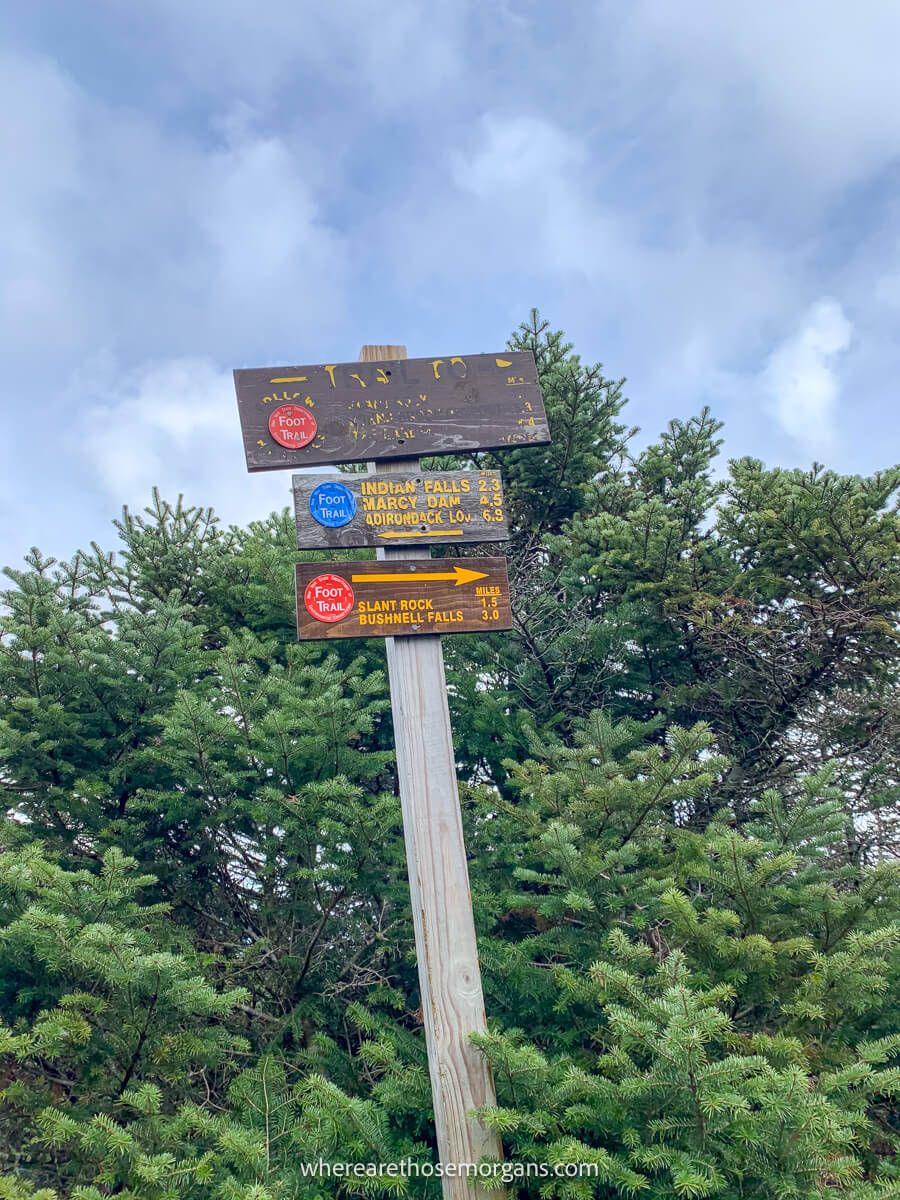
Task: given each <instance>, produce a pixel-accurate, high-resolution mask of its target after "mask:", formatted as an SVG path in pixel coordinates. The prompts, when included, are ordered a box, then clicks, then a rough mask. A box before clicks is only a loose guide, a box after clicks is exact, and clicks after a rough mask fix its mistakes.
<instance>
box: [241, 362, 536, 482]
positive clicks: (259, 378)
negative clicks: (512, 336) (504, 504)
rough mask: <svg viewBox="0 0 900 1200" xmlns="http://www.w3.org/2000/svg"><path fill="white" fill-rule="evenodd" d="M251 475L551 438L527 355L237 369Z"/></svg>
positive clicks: (511, 445)
mask: <svg viewBox="0 0 900 1200" xmlns="http://www.w3.org/2000/svg"><path fill="white" fill-rule="evenodd" d="M234 384H235V390H236V391H237V400H238V412H239V415H240V419H241V431H242V434H243V438H244V453H245V454H246V457H247V469H248V470H250V471H274V470H277V469H278V468H280V467H294V468H297V467H307V466H317V465H322V464H327V463H342V462H362V461H372V460H378V459H387V458H417V457H418V456H419V455H426V454H466V453H468V452H470V451H473V450H488V449H500V448H503V449H507V450H512V449H515V448H516V447H517V446H538V445H543V444H546V443H547V442H549V441H550V431H549V426H548V424H547V414H546V412H545V411H544V401H543V397H542V396H541V390H540V387H539V386H538V382H537V368H536V367H535V362H534V356H533V355H532V354H531V352H530V351H520V350H516V351H513V350H505V351H503V352H501V353H500V354H474V355H469V356H468V357H465V358H463V357H461V356H460V355H454V356H452V357H448V358H407V359H385V360H384V361H383V362H363V363H359V362H355V363H326V364H324V365H322V366H312V367H261V368H256V369H253V370H243V371H235V372H234Z"/></svg>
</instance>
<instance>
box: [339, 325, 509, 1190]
mask: <svg viewBox="0 0 900 1200" xmlns="http://www.w3.org/2000/svg"><path fill="white" fill-rule="evenodd" d="M398 358H406V347H405V346H364V347H363V348H362V350H361V352H360V361H362V362H377V361H379V360H384V359H398ZM392 468H393V469H395V470H398V471H402V470H406V471H408V470H409V469H410V463H409V461H408V460H407V461H406V462H405V463H404V462H403V461H399V462H396V463H394V462H390V461H387V462H379V463H376V464H375V472H377V473H378V474H382V473H387V472H389V471H391V469H392ZM369 470H370V471H371V470H372V467H371V465H370V467H369ZM377 553H378V557H379V558H380V559H386V560H390V559H392V558H394V559H400V558H402V559H409V558H429V557H430V555H431V552H430V550H429V549H428V548H427V547H421V548H415V547H412V546H405V547H397V548H396V549H394V548H388V547H379V549H378V552H377ZM386 647H387V664H388V678H389V680H390V689H391V708H392V711H393V718H394V740H395V744H396V749H397V773H398V778H399V783H400V805H401V809H402V812H403V834H404V838H405V841H406V859H407V864H408V868H409V886H410V896H411V900H412V914H413V924H414V928H415V939H416V957H417V960H418V967H419V984H420V988H421V993H422V1015H423V1021H424V1024H425V1041H426V1045H427V1048H428V1068H429V1072H430V1075H431V1092H432V1097H433V1100H434V1117H435V1127H436V1131H437V1141H438V1153H439V1155H440V1159H441V1162H442V1163H443V1164H448V1163H466V1162H467V1163H477V1162H479V1160H480V1159H482V1158H494V1159H499V1158H500V1157H501V1154H502V1149H501V1145H500V1139H499V1138H498V1137H497V1136H496V1134H494V1133H492V1132H491V1131H490V1130H488V1129H486V1128H485V1127H484V1126H483V1125H482V1124H481V1123H480V1122H479V1121H478V1120H477V1119H475V1118H473V1117H472V1116H471V1115H470V1113H471V1111H472V1110H473V1109H477V1108H480V1107H482V1106H483V1105H491V1104H494V1103H495V1096H494V1083H493V1079H492V1078H491V1072H490V1068H489V1066H488V1064H487V1062H486V1061H485V1059H484V1057H483V1056H482V1054H481V1053H480V1052H479V1051H478V1049H477V1048H476V1047H475V1046H473V1045H472V1044H471V1042H470V1040H469V1038H470V1036H471V1034H473V1033H483V1032H484V1031H485V1029H486V1027H487V1026H486V1020H485V1011H484V996H483V992H482V987H481V970H480V968H479V965H478V948H477V945H476V942H475V922H474V918H473V914H472V896H471V893H470V891H469V872H468V868H467V866H466V849H465V843H464V841H463V829H462V817H461V813H460V805H459V793H458V790H457V783H456V757H455V754H454V750H453V733H452V730H451V727H450V710H449V707H448V704H447V682H446V678H445V675H444V655H443V650H442V648H441V639H440V637H439V636H437V635H434V636H432V635H427V636H424V637H415V638H412V637H398V638H393V637H389V638H387V639H386ZM442 1185H443V1195H444V1200H472V1197H474V1196H479V1195H482V1196H483V1195H486V1194H487V1192H488V1190H489V1189H487V1188H481V1187H479V1186H477V1185H475V1186H473V1182H472V1181H471V1180H467V1179H466V1178H464V1177H462V1178H456V1177H452V1176H448V1175H444V1177H443V1179H442ZM493 1195H494V1196H497V1195H498V1192H497V1191H496V1190H494V1191H493Z"/></svg>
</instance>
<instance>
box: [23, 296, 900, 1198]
mask: <svg viewBox="0 0 900 1200" xmlns="http://www.w3.org/2000/svg"><path fill="white" fill-rule="evenodd" d="M510 344H511V346H513V347H515V348H525V349H531V350H533V352H534V353H535V357H536V360H537V363H538V369H539V372H540V375H541V381H542V385H543V389H544V392H545V396H546V399H547V407H548V412H549V414H550V418H551V425H552V432H553V438H554V440H553V443H552V445H551V446H550V447H536V448H529V449H521V450H515V451H512V452H509V453H506V454H503V455H496V456H493V455H483V456H479V459H478V461H479V462H481V463H484V464H489V465H491V466H497V467H499V468H500V469H501V470H502V471H503V473H504V480H505V486H506V488H507V494H508V497H509V503H510V511H511V513H512V515H513V528H512V539H511V542H510V543H509V545H508V547H505V548H498V549H505V550H508V551H509V553H510V562H511V575H512V579H513V588H514V603H515V612H516V629H515V630H514V631H513V632H512V633H511V634H499V635H498V634H490V635H484V636H480V635H479V636H476V635H470V636H465V637H456V638H447V639H445V653H446V656H447V666H448V682H449V686H450V703H451V709H452V712H453V721H454V730H455V735H456V742H457V758H458V763H459V770H460V780H461V785H462V793H463V809H464V812H463V815H464V821H465V825H466V837H467V845H468V847H469V851H470V875H471V883H472V894H473V900H474V903H475V914H476V923H477V926H478V932H479V938H480V948H481V954H482V962H483V968H484V973H485V990H486V995H487V1004H488V1011H489V1014H490V1016H491V1019H492V1026H491V1032H490V1033H489V1035H488V1036H487V1037H486V1038H484V1039H482V1046H483V1050H484V1053H485V1054H486V1055H487V1056H488V1057H489V1059H490V1060H491V1062H492V1063H493V1066H494V1070H495V1074H496V1077H497V1083H498V1105H497V1108H496V1110H494V1111H491V1112H490V1113H488V1114H486V1119H487V1120H489V1121H491V1122H492V1123H494V1125H495V1126H496V1128H497V1129H498V1130H499V1131H500V1132H501V1134H502V1137H503V1140H504V1143H505V1147H506V1151H507V1154H508V1156H509V1160H510V1165H511V1166H515V1165H516V1164H521V1163H524V1162H525V1161H526V1160H529V1159H532V1160H534V1161H535V1162H537V1163H539V1164H543V1165H545V1166H547V1167H548V1169H549V1168H550V1167H552V1166H553V1164H557V1165H559V1166H562V1165H564V1164H566V1163H574V1162H576V1161H577V1162H584V1163H589V1164H593V1165H594V1167H595V1168H596V1174H595V1176H594V1177H592V1178H588V1177H585V1178H582V1179H574V1178H569V1177H566V1176H564V1175H561V1174H560V1175H553V1174H548V1175H547V1176H546V1177H544V1178H541V1179H527V1178H523V1179H515V1180H513V1181H512V1183H511V1187H510V1191H511V1194H515V1195H519V1196H523V1197H529V1196H537V1195H541V1196H557V1195H558V1196H560V1197H563V1196H572V1197H580V1196H623V1197H624V1196H633V1195H640V1194H645V1195H647V1196H672V1195H676V1196H677V1195H680V1196H686V1197H690V1196H698V1197H699V1196H715V1197H722V1198H725V1200H732V1198H733V1200H737V1198H738V1197H741V1198H742V1200H749V1198H752V1197H759V1198H760V1200H762V1198H763V1197H771V1196H776V1197H784V1198H792V1200H799V1198H804V1200H805V1198H808V1200H812V1198H813V1197H815V1198H816V1200H821V1198H822V1197H824V1196H829V1195H833V1196H834V1197H835V1198H837V1197H838V1196H842V1197H847V1198H848V1200H881V1198H882V1197H887V1196H889V1195H894V1194H897V1189H898V1187H900V1179H898V1177H897V1172H896V1166H895V1164H894V1161H893V1155H894V1154H895V1151H896V1140H897V1132H898V1125H900V1123H898V1117H897V1105H896V1087H897V1066H896V1061H897V1053H898V1048H900V1047H898V1038H897V1029H898V1025H897V1005H896V999H895V998H896V995H897V994H898V992H900V960H898V922H900V912H898V908H900V889H898V880H897V870H896V858H897V848H898V841H897V838H898V831H900V820H898V805H897V799H898V778H900V774H898V760H897V749H896V747H897V738H896V733H897V729H898V721H897V713H898V711H900V710H898V702H897V697H898V679H897V668H898V661H900V659H898V654H897V638H896V630H897V617H898V607H900V585H898V579H900V573H898V537H897V534H898V517H897V508H896V496H897V491H898V484H900V472H898V471H897V470H896V469H895V470H888V471H885V472H881V473H878V474H875V475H873V476H872V477H870V478H859V477H844V476H840V475H837V474H835V473H833V472H829V471H826V470H824V469H823V468H820V467H818V466H816V467H813V469H812V470H811V471H801V470H768V469H766V468H765V467H764V466H763V465H762V464H760V463H758V462H755V461H752V460H739V461H737V462H734V463H731V464H730V465H729V466H728V467H727V469H726V468H724V467H723V466H721V465H720V464H719V463H718V461H717V455H718V450H719V437H718V435H719V430H720V426H719V424H718V422H717V421H716V420H715V419H714V418H713V416H712V415H711V414H710V413H709V412H708V411H706V410H703V411H702V412H700V413H699V414H698V415H697V416H695V417H693V418H690V419H688V420H682V421H673V422H671V423H670V425H669V426H668V427H667V429H666V430H665V431H664V432H663V434H662V435H661V437H660V438H659V439H657V440H656V441H655V442H651V443H649V444H646V445H644V446H643V448H642V449H638V448H636V445H635V431H634V430H631V429H628V428H626V427H625V425H624V424H622V423H621V418H622V413H623V409H624V405H625V399H624V393H623V385H622V383H621V382H620V381H611V380H608V379H606V378H605V377H604V376H603V374H602V371H601V369H600V368H599V367H594V366H588V365H586V364H584V363H583V362H582V361H581V360H580V358H578V356H577V355H576V354H575V353H574V352H573V350H572V348H571V347H570V346H569V345H568V344H567V343H566V341H565V338H564V337H563V335H562V334H561V333H558V332H556V331H553V330H552V329H551V328H550V326H548V325H547V324H546V323H545V322H544V321H543V320H542V319H541V318H540V317H539V315H538V314H537V313H532V315H531V318H530V319H529V321H528V322H526V323H525V324H524V325H523V326H522V327H521V328H520V329H519V330H518V331H517V333H516V334H515V335H514V336H513V339H512V340H511V343H510ZM457 465H464V464H462V463H460V464H457ZM117 533H118V537H119V548H118V550H117V551H116V552H108V551H105V550H103V549H101V548H100V546H99V545H96V544H95V545H93V546H92V547H91V548H90V549H89V550H88V551H86V552H82V553H79V554H77V555H76V556H75V557H74V558H73V560H72V562H70V563H56V562H53V561H52V560H48V559H46V558H44V557H43V556H42V555H41V554H40V553H39V551H37V550H34V551H32V552H31V554H30V555H29V556H28V557H27V559H26V561H25V565H24V567H23V568H22V569H17V570H10V571H8V572H7V575H8V577H9V587H8V588H7V590H6V592H5V593H4V595H3V597H2V603H0V789H2V792H3V796H4V800H5V805H6V808H7V812H8V815H9V819H8V820H7V822H6V823H5V824H4V825H3V826H2V835H0V974H2V978H3V982H2V984H0V1022H2V1025H0V1031H2V1032H0V1200H2V1198H3V1197H6V1198H7V1200H23V1198H24V1197H31V1196H37V1197H38V1198H39V1200H55V1198H58V1200H97V1197H99V1196H103V1195H110V1194H116V1195H121V1196H125V1197H133V1198H134V1200H169V1198H170V1197H176V1196H177V1197H179V1198H182V1197H187V1198H189V1200H191V1198H196V1200H237V1197H241V1200H270V1198H271V1200H281V1198H282V1197H285V1198H287V1197H295V1196H296V1197H309V1198H310V1200H312V1198H314V1197H315V1198H316V1200H319V1198H321V1197H326V1196H335V1197H338V1196H340V1197H344V1196H347V1195H350V1194H358V1193H360V1192H366V1193H371V1194H375V1195H388V1194H393V1193H395V1192H400V1193H403V1194H409V1195H413V1196H422V1197H432V1196H434V1197H436V1196H437V1195H438V1194H439V1186H438V1183H437V1181H436V1180H434V1179H431V1180H427V1179H419V1180H402V1179H399V1180H398V1179H396V1178H394V1179H390V1178H389V1177H382V1178H381V1179H376V1178H368V1179H365V1178H363V1179H362V1180H353V1181H349V1180H340V1179H337V1178H332V1179H325V1178H321V1179H320V1178H314V1177H312V1176H311V1175H309V1174H307V1173H305V1167H306V1166H307V1165H308V1164H309V1163H310V1162H314V1161H316V1160H317V1159H318V1158H319V1157H322V1158H323V1159H325V1160H327V1161H330V1162H345V1161H351V1162H357V1163H360V1164H362V1163H367V1162H373V1161H397V1160H400V1159H402V1158H404V1157H406V1156H409V1157H411V1158H412V1159H413V1160H414V1161H416V1162H419V1163H423V1164H426V1163H429V1162H432V1161H433V1159H434V1155H435V1143H434V1133H433V1122H432V1113H431V1102H430V1093H429V1085H428V1074H427V1064H426V1061H425V1053H424V1044H423V1036H422V1028H421V1021H422V1018H421V1010H420V997H419V995H418V985H417V977H416V970H415V956H414V952H413V938H412V924H411V920H410V913H409V898H408V889H407V885H406V877H405V864H404V856H403V846H402V837H401V830H400V818H399V804H398V800H397V795H396V792H397V783H396V775H395V767H394V762H393V755H392V749H391V747H392V741H393V738H392V732H391V721H390V712H389V708H388V703H387V688H386V681H385V675H384V655H383V646H382V644H381V643H380V642H379V641H378V640H377V639H371V640H366V641H359V642H350V641H347V642H338V643H334V644H328V645H323V644H315V643H313V644H303V645H298V644H297V643H296V640H295V632H294V597H293V578H292V567H293V563H294V562H295V561H297V559H298V558H301V557H308V554H307V555H304V554H301V553H299V552H298V551H297V550H296V549H295V538H294V529H293V521H292V518H291V517H290V516H289V514H288V513H287V512H284V513H279V514H272V515H271V516H270V517H268V518H267V519H263V520H260V521H257V522H254V523H252V524H251V525H250V527H249V528H247V529H237V528H230V529H223V528H222V527H221V526H220V524H219V523H218V522H217V521H216V519H215V516H214V514H213V513H212V512H210V511H209V510H207V509H197V508H190V507H187V506H185V505H184V504H183V503H182V502H181V501H180V500H179V501H177V502H175V503H170V502H167V501H165V500H164V499H163V498H162V497H160V496H159V495H158V494H156V493H154V496H153V498H152V500H151V503H150V504H149V506H148V507H147V509H146V510H145V511H144V512H142V513H139V514H138V513H131V512H128V511H125V512H124V513H123V516H122V518H121V520H120V521H119V522H117ZM448 553H451V554H452V553H456V550H455V549H454V548H451V549H450V550H449V551H448ZM332 557H333V556H332Z"/></svg>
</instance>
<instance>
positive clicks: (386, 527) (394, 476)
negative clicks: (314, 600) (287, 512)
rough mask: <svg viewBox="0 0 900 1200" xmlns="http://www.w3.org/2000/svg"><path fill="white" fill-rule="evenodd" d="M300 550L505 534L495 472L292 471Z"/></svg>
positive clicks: (411, 543) (426, 542)
mask: <svg viewBox="0 0 900 1200" xmlns="http://www.w3.org/2000/svg"><path fill="white" fill-rule="evenodd" d="M293 483H294V515H295V517H296V521H297V545H298V546H299V547H300V548H301V549H302V550H320V549H329V550H340V549H349V548H350V547H353V546H433V545H436V544H440V543H441V542H450V543H460V544H461V543H464V542H500V541H505V540H506V539H507V538H508V537H509V525H508V522H507V518H506V507H505V504H504V500H503V485H502V483H501V480H500V472H499V471H403V472H392V473H391V477H390V479H385V478H381V477H379V478H377V479H376V478H372V476H371V475H313V474H309V475H295V476H294V480H293Z"/></svg>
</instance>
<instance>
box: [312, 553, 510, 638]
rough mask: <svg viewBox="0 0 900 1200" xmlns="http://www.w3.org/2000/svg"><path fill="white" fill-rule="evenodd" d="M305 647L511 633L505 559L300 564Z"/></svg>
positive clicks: (415, 559) (419, 559) (429, 559)
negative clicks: (420, 636) (350, 640)
mask: <svg viewBox="0 0 900 1200" xmlns="http://www.w3.org/2000/svg"><path fill="white" fill-rule="evenodd" d="M296 586H297V631H298V634H299V637H300V640H301V641H315V640H321V639H330V638H347V637H394V636H396V635H403V636H406V635H412V634H432V635H434V634H436V633H437V634H444V633H472V632H476V631H482V632H484V631H485V630H487V631H493V630H497V629H511V628H512V613H511V611H510V604H509V579H508V578H507V574H506V559H505V558H411V559H396V558H391V559H390V560H387V561H379V562H371V561H362V562H336V563H321V562H318V563H316V562H312V563H297V564H296Z"/></svg>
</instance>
